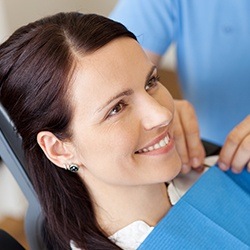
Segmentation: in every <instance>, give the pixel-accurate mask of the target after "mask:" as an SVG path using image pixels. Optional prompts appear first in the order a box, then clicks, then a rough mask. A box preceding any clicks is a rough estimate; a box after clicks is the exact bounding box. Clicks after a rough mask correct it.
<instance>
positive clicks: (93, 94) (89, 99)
mask: <svg viewBox="0 0 250 250" xmlns="http://www.w3.org/2000/svg"><path fill="white" fill-rule="evenodd" d="M71 91H72V92H71V93H72V98H71V100H72V101H71V102H72V105H73V110H74V115H73V121H72V124H71V129H72V131H73V138H72V145H73V148H74V152H75V163H78V164H79V165H80V166H81V168H80V171H79V174H80V176H81V177H82V178H83V180H84V181H85V182H87V183H89V182H94V183H98V182H100V183H103V184H107V185H123V186H124V185H126V186H127V185H129V186H134V185H145V184H153V183H160V182H166V181H168V180H171V179H173V178H174V177H175V176H176V175H177V174H178V173H179V171H180V167H181V161H180V159H179V156H178V154H177V152H176V149H175V145H174V141H173V132H172V121H173V116H174V103H173V99H172V97H171V96H170V94H169V92H168V91H167V90H166V88H164V87H163V86H162V85H161V84H160V83H159V81H158V76H157V69H156V68H155V66H154V65H153V64H152V63H151V62H150V61H149V59H148V58H147V57H146V55H145V54H144V52H143V50H142V49H141V47H140V46H139V44H138V43H137V42H136V41H134V40H133V39H130V38H119V39H116V40H114V41H112V42H110V43H109V44H107V45H106V46H104V47H103V48H101V49H99V50H98V51H96V52H94V53H93V54H90V55H87V56H84V57H82V58H80V59H79V63H78V66H77V69H76V73H75V78H74V83H73V85H72V89H71Z"/></svg>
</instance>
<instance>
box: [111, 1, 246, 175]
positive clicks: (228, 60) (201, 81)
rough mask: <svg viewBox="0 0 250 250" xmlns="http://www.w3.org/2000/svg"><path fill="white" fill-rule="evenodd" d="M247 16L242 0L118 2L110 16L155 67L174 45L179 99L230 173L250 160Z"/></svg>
mask: <svg viewBox="0 0 250 250" xmlns="http://www.w3.org/2000/svg"><path fill="white" fill-rule="evenodd" d="M249 13H250V2H249V1H246V0H239V1H234V0H220V1H218V0H211V1H199V0H189V1H183V0H158V1H152V0H134V1H129V0H120V1H119V2H118V4H117V5H116V7H115V8H114V10H113V11H112V13H111V15H110V17H111V18H113V19H115V20H117V21H120V22H122V23H123V24H125V26H126V27H127V28H128V29H129V30H131V31H132V32H133V33H134V34H135V35H136V36H137V38H138V40H139V41H140V43H141V45H142V46H143V48H144V49H145V51H146V52H147V54H148V55H149V57H150V58H151V60H152V61H153V62H154V63H155V64H156V65H157V64H159V62H160V59H161V56H162V55H163V54H164V53H165V52H166V50H167V49H168V47H169V46H170V44H172V43H175V44H176V53H177V55H176V56H177V70H178V76H179V81H180V84H181V88H182V92H183V97H184V98H185V99H186V100H188V101H190V102H191V104H192V105H193V106H194V108H195V111H196V113H197V117H198V122H199V125H200V133H201V137H202V138H203V139H206V140H208V141H211V142H214V143H216V144H219V145H223V144H224V146H223V148H222V151H221V154H220V159H219V163H220V167H221V168H222V169H225V170H226V169H228V167H229V165H232V166H233V169H234V170H235V172H237V171H238V170H239V169H241V168H242V165H244V164H246V163H248V162H249V157H250V152H249V148H250V147H249V145H250V118H249V116H248V114H249V113H250V112H249V111H250V98H249V93H250V46H249V41H250V15H249ZM237 124H238V125H237ZM248 165H250V164H248Z"/></svg>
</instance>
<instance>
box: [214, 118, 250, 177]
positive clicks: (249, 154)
mask: <svg viewBox="0 0 250 250" xmlns="http://www.w3.org/2000/svg"><path fill="white" fill-rule="evenodd" d="M218 164H219V167H220V168H221V169H222V170H228V169H229V168H230V167H231V168H232V171H233V172H234V173H240V172H241V171H242V170H243V168H244V167H245V166H247V169H248V171H249V172H250V115H248V116H247V117H246V118H245V119H244V120H243V121H242V122H241V123H240V124H238V125H237V126H236V127H235V128H234V129H233V130H232V131H231V132H230V133H229V135H228V137H227V139H226V142H225V144H224V146H223V147H222V149H221V152H220V155H219V160H218Z"/></svg>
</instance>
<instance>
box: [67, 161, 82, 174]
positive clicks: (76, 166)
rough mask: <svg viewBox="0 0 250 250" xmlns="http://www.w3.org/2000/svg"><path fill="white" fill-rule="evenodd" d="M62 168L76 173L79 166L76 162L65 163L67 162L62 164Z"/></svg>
mask: <svg viewBox="0 0 250 250" xmlns="http://www.w3.org/2000/svg"><path fill="white" fill-rule="evenodd" d="M64 168H65V169H66V170H69V171H70V172H73V173H76V172H77V171H78V170H79V166H78V165H77V164H74V163H72V164H70V165H67V164H64Z"/></svg>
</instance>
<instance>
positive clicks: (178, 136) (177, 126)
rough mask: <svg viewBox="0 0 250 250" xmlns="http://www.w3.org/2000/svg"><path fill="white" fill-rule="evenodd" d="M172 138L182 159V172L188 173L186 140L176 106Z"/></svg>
mask: <svg viewBox="0 0 250 250" xmlns="http://www.w3.org/2000/svg"><path fill="white" fill-rule="evenodd" d="M174 139H175V144H176V149H177V152H178V153H179V155H180V158H181V161H182V171H181V172H182V173H188V172H189V171H190V169H191V167H190V165H189V156H188V150H187V146H186V140H185V135H184V131H183V128H182V125H181V122H180V117H179V112H178V109H177V107H176V112H175V117H174Z"/></svg>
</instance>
